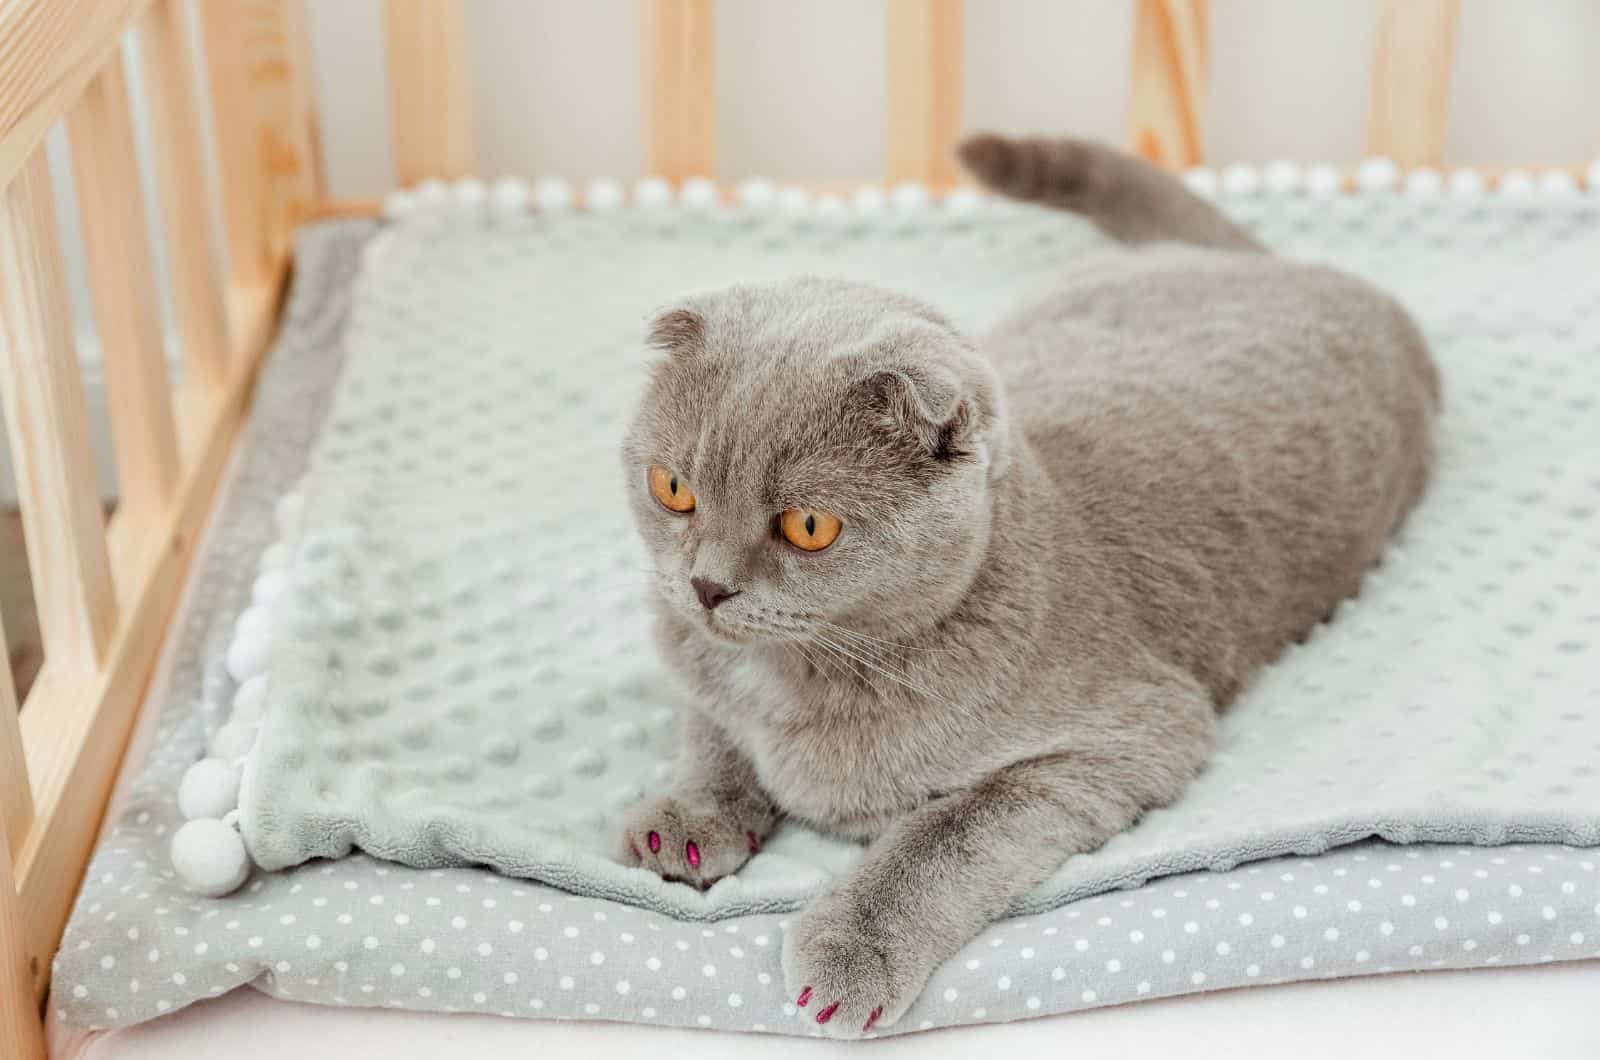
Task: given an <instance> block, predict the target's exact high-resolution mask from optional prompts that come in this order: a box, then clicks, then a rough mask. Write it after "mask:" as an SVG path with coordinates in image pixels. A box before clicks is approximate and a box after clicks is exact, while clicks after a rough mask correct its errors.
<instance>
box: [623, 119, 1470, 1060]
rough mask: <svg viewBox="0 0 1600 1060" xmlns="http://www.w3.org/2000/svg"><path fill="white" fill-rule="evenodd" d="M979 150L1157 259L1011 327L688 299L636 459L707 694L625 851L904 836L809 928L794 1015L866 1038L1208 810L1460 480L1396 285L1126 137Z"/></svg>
mask: <svg viewBox="0 0 1600 1060" xmlns="http://www.w3.org/2000/svg"><path fill="white" fill-rule="evenodd" d="M961 157H962V159H963V161H964V163H965V165H966V166H967V168H968V169H969V171H970V172H971V173H972V174H973V175H974V176H975V177H976V178H977V179H978V180H979V181H981V182H982V183H984V184H985V185H987V186H989V187H990V188H992V189H994V190H995V191H998V192H1000V193H1002V194H1005V195H1009V196H1012V197H1014V198H1017V199H1022V200H1027V201H1032V202H1036V203H1042V204H1046V205H1050V206H1055V207H1060V208H1062V209H1064V210H1069V211H1073V212H1075V213H1078V214H1081V215H1083V216H1084V217H1087V218H1088V219H1089V220H1091V221H1093V222H1094V223H1095V224H1097V225H1098V226H1099V227H1100V228H1102V229H1104V230H1105V231H1106V232H1107V233H1109V234H1110V235H1111V236H1113V237H1115V238H1116V239H1117V240H1119V241H1120V245H1118V246H1116V247H1114V248H1112V249H1109V250H1106V251H1103V252H1096V253H1092V254H1086V255H1084V256H1083V257H1082V258H1081V259H1080V260H1078V261H1077V262H1076V263H1075V264H1074V266H1073V267H1072V268H1071V269H1070V271H1069V272H1067V273H1065V274H1063V275H1062V276H1061V277H1060V281H1059V283H1058V284H1057V285H1056V287H1055V290H1054V293H1052V294H1050V295H1049V296H1048V297H1046V298H1044V299H1043V300H1040V301H1038V302H1036V303H1034V304H1031V305H1027V306H1025V307H1023V308H1021V309H1020V311H1018V312H1017V314H1016V315H1015V316H1013V317H1011V318H1010V319H1009V320H1006V321H1005V322H1003V323H1001V324H1000V325H999V326H998V327H996V328H994V329H993V330H992V331H991V332H989V333H988V334H985V335H977V336H968V335H962V334H960V333H959V332H957V330H956V329H955V328H953V327H952V326H951V325H950V323H949V322H948V321H947V320H946V319H945V318H944V317H943V316H941V315H940V313H939V311H938V309H937V307H934V306H928V305H924V304H922V303H920V302H918V301H916V300H914V299H912V298H908V297H905V296H903V295H899V294H895V293H893V292H890V291H884V290H878V289H875V288H872V287H867V286H862V285H860V284H855V283H847V282H844V281H841V280H833V279H825V278H803V279H795V280H791V281H787V282H782V283H776V284H769V285H760V286H757V285H749V286H735V287H731V288H728V289H726V290H722V291H717V292H713V293H709V294H699V295H694V296H690V297H687V298H685V299H684V300H683V301H682V302H681V303H679V304H677V305H675V306H673V307H672V308H670V309H668V310H667V311H666V312H664V313H662V314H661V315H660V316H659V317H658V318H657V319H656V320H655V322H654V324H653V326H652V329H651V333H650V342H651V343H652V344H653V345H654V346H655V347H656V348H657V349H659V350H660V351H661V354H662V357H661V359H660V361H659V363H658V364H657V365H656V366H655V368H654V375H653V378H652V380H651V383H650V385H649V387H648V389H647V392H646V393H645V394H644V397H643V399H642V402H641V404H640V406H639V408H638V411H637V414H636V416H635V417H634V419H633V421H632V424H631V427H630V428H629V430H628V432H627V437H626V440H625V443H624V445H623V459H624V463H625V467H626V473H627V482H628V484H629V500H630V503H631V505H632V510H633V514H634V516H635V518H636V521H637V524H638V528H639V532H640V534H641V535H642V536H643V538H644V540H645V542H646V544H647V546H648V548H649V552H650V554H651V556H652V557H653V561H654V576H653V578H652V579H651V588H650V597H651V603H652V605H653V606H654V608H655V610H656V613H657V623H656V630H657V637H658V641H659V647H660V651H661V653H662V655H663V656H664V658H665V659H666V661H667V662H668V664H669V665H670V667H671V668H672V669H673V670H675V671H676V672H677V674H678V675H680V676H681V677H682V679H683V680H684V681H685V682H686V683H687V684H688V686H689V687H690V688H691V689H692V690H693V693H694V702H693V707H692V709H690V710H688V711H687V713H686V714H685V715H684V717H683V719H682V736H683V747H682V752H681V759H680V763H679V770H678V779H677V780H676V782H675V783H674V784H673V786H672V787H671V788H670V789H669V790H668V791H666V792H665V793H662V794H660V795H659V796H657V797H655V798H652V799H647V800H646V801H645V802H643V803H642V804H640V805H639V806H637V807H636V808H635V809H634V810H633V812H632V814H631V816H630V817H629V819H628V821H627V823H626V828H625V834H624V836H623V837H622V842H621V846H622V857H623V858H624V860H626V861H627V862H629V863H631V864H635V865H643V866H646V867H648V868H650V869H652V870H654V871H656V872H659V873H661V874H662V875H663V876H664V877H667V878H669V879H677V880H682V881H685V882H687V883H690V884H693V885H698V886H702V887H703V886H708V885H709V884H710V883H711V882H713V881H715V880H716V879H718V878H719V877H722V876H724V875H726V874H728V873H731V872H734V871H735V870H736V869H738V868H739V866H740V865H741V864H743V863H744V861H745V860H746V859H747V858H748V857H749V856H750V855H751V853H752V852H754V851H756V850H757V849H759V847H760V845H761V842H762V841H763V839H765V838H766V836H767V835H768V834H769V833H770V832H771V831H772V829H773V827H774V826H775V824H776V823H777V822H778V821H779V819H780V818H782V817H791V818H794V819H797V820H800V821H804V822H806V823H807V824H809V825H811V826H813V827H816V828H819V829H823V830H826V831H829V832H833V833H836V834H840V835H844V836H850V837H854V838H856V839H859V840H861V841H863V842H866V843H869V844H870V846H869V847H868V849H867V851H866V855H865V859H864V861H863V862H862V864H861V865H860V867H859V868H858V869H857V870H856V871H855V872H854V873H853V874H852V875H851V876H850V877H848V878H847V879H845V880H843V881H842V882H841V883H840V884H839V885H838V886H837V887H836V889H835V890H834V891H833V892H832V893H831V894H829V895H827V896H825V897H823V898H821V899H819V900H818V901H816V902H815V903H814V904H813V905H812V906H811V907H810V908H808V909H806V910H804V911H803V912H802V913H800V914H798V915H796V916H795V917H794V918H793V920H792V922H791V925H790V927H789V930H788V931H787V933H786V937H785V940H784V970H785V975H786V978H787V980H788V987H789V989H790V990H792V991H793V995H794V997H795V1002H796V1004H797V1005H798V1006H800V1008H801V1009H802V1010H803V1011H804V1015H805V1018H807V1019H811V1020H815V1022H816V1023H818V1024H820V1025H822V1027H823V1028H824V1029H825V1030H826V1031H827V1032H828V1033H830V1034H834V1035H840V1036H846V1037H850V1036H858V1035H861V1034H863V1033H866V1032H868V1031H870V1030H872V1029H873V1028H875V1027H884V1026H887V1025H889V1024H892V1023H894V1022H895V1021H896V1020H897V1019H899V1018H900V1016H901V1015H902V1014H903V1013H904V1012H905V1010H906V1008H907V1007H908V1006H909V1005H910V1004H911V1002H912V1001H913V1000H914V999H915V998H916V996H917V994H918V992H919V991H920V990H921V989H922V986H923V984H924V983H925V982H926V981H927V978H928V976H929V974H930V973H931V972H932V970H933V969H934V968H935V967H936V966H937V965H938V964H939V963H940V962H942V961H944V960H945V959H946V958H948V957H949V956H951V955H952V954H954V953H955V952H956V951H957V950H958V949H959V948H960V947H961V946H962V945H963V944H964V943H965V942H966V941H968V940H969V939H970V938H972V937H973V936H974V935H975V934H977V933H978V932H979V931H980V930H981V929H982V928H983V927H984V926H985V925H986V924H988V923H989V922H990V921H991V920H993V919H995V918H996V917H999V916H1002V915H1004V914H1005V913H1006V911H1007V909H1008V908H1009V907H1010V906H1011V904H1012V903H1013V901H1014V900H1015V899H1017V898H1018V897H1019V896H1021V895H1023V894H1025V893H1027V892H1028V891H1029V890H1031V889H1032V888H1033V887H1035V886H1036V885H1037V884H1038V883H1040V882H1041V881H1042V880H1043V879H1044V878H1045V877H1046V876H1048V875H1049V874H1050V873H1051V872H1053V871H1054V870H1055V869H1056V868H1058V867H1059V866H1060V864H1061V862H1062V861H1063V860H1064V859H1065V858H1068V857H1070V856H1072V855H1073V854H1075V853H1079V852H1082V851H1088V850H1092V849H1094V848H1095V847H1098V846H1099V845H1100V844H1102V843H1103V842H1105V840H1106V839H1107V838H1109V837H1110V836H1112V835H1114V834H1115V833H1117V832H1118V831H1120V830H1122V829H1125V828H1128V827H1129V826H1130V825H1132V824H1133V823H1134V822H1135V821H1137V820H1138V818H1139V816H1140V815H1141V814H1142V813H1143V812H1145V811H1146V810H1148V809H1150V808H1152V807H1156V806H1160V805H1163V804H1165V803H1167V802H1170V801H1171V800H1173V799H1175V798H1177V797H1178V795H1179V794H1180V793H1181V792H1182V791H1183V789H1184V786H1185V784H1186V783H1187V782H1188V781H1189V780H1190V778H1191V777H1193V776H1194V774H1195V773H1196V772H1197V771H1198V770H1199V769H1200V768H1201V766H1202V765H1203V764H1204V762H1205V760H1206V756H1207V754H1208V752H1209V751H1210V749H1211V746H1212V734H1213V729H1214V726H1215V718H1216V715H1217V712H1218V710H1220V709H1221V708H1223V707H1225V706H1226V705H1227V704H1228V702H1229V701H1230V700H1231V699H1233V698H1234V696H1235V695H1236V694H1237V693H1238V692H1239V690H1240V688H1241V687H1242V686H1243V685H1244V684H1245V683H1246V682H1247V681H1249V679H1250V677H1251V674H1252V673H1254V672H1255V671H1256V670H1257V669H1258V668H1259V667H1261V666H1262V665H1263V664H1265V663H1267V662H1269V661H1271V660H1272V659H1273V658H1274V657H1275V656H1276V655H1278V653H1279V652H1280V651H1281V650H1282V649H1283V648H1284V647H1285V646H1286V645H1288V644H1289V643H1290V642H1292V641H1294V640H1295V639H1297V638H1300V637H1303V636H1304V635H1305V634H1306V632H1307V631H1308V630H1309V629H1310V628H1311V627H1312V626H1313V625H1314V624H1315V623H1317V622H1319V621H1321V620H1322V619H1323V618H1325V617H1326V616H1327V615H1328V614H1329V612H1330V611H1331V610H1332V609H1333V608H1334V607H1335V605H1337V604H1338V603H1339V601H1340V600H1342V599H1344V598H1345V597H1347V596H1350V595H1351V594H1353V593H1355V592H1356V590H1357V588H1358V586H1359V584H1360V581H1361V578H1362V575H1363V574H1364V573H1365V572H1366V570H1367V569H1368V568H1369V567H1371V566H1372V565H1373V564H1374V563H1375V562H1376V561H1377V560H1378V558H1379V554H1380V552H1381V550H1382V548H1383V545H1384V542H1385V540H1386V538H1387V537H1388V536H1389V535H1390V533H1391V532H1392V531H1393V530H1394V529H1395V527H1396V525H1397V524H1398V523H1399V522H1400V521H1401V520H1402V519H1403V518H1404V517H1405V515H1406V512H1407V511H1408V510H1409V509H1410V507H1411V506H1412V504H1413V503H1414V502H1415V501H1416V499H1417V497H1418V495H1419V494H1420V493H1421V491H1422V490H1423V488H1424V485H1425V483H1426V481H1427V478H1428V472H1429V467H1430V465H1431V463H1432V461H1433V451H1434V447H1433V440H1432V431H1433V424H1434V419H1435V416H1436V413H1437V410H1438V406H1439V400H1440V397H1439V383H1438V379H1437V377H1436V375H1435V371H1434V367H1433V364H1432V362H1431V360H1430V358H1429V354H1428V350H1427V347H1426V345H1425V343H1424V341H1423V339H1422V337H1421V335H1420V334H1419V333H1418V330H1417V328H1416V326H1415V325H1414V324H1413V323H1412V321H1411V319H1410V318H1409V317H1408V316H1407V314H1406V312H1405V311H1404V310H1403V309H1402V308H1401V307H1400V306H1399V305H1398V304H1397V303H1396V302H1395V301H1394V300H1393V299H1391V298H1389V297H1388V296H1386V295H1385V294H1383V293H1382V292H1380V291H1378V290H1376V289H1374V288H1373V287H1371V286H1369V285H1368V284H1366V283H1364V282H1362V281H1361V280H1358V279H1356V278H1354V277H1352V276H1348V275H1345V274H1343V273H1340V272H1337V271H1335V270H1333V269H1329V268H1323V267H1317V266H1312V265H1305V264H1297V263H1295V262H1292V261H1287V260H1284V259H1282V258H1279V257H1275V256H1273V255H1272V254H1271V253H1269V252H1267V251H1266V250H1265V248H1263V247H1262V246H1261V245H1259V244H1258V243H1257V242H1256V240H1255V239H1254V238H1252V237H1251V236H1250V235H1249V234H1248V233H1247V232H1245V231H1243V230H1242V229H1240V228H1239V227H1237V226H1235V225H1234V224H1233V223H1231V222H1230V221H1229V220H1227V219H1226V218H1225V217H1224V216H1222V214H1220V213H1219V212H1217V211H1216V210H1214V209H1213V208H1212V207H1211V206H1210V205H1209V204H1208V203H1206V202H1204V201H1203V200H1201V199H1199V198H1196V197H1195V196H1193V195H1191V194H1190V193H1189V192H1188V191H1187V190H1186V189H1185V188H1184V187H1183V186H1182V185H1181V184H1180V183H1178V182H1177V181H1174V180H1173V179H1171V178H1170V177H1168V176H1166V175H1165V174H1163V173H1161V172H1159V171H1157V170H1156V169H1154V168H1153V167H1150V166H1148V165H1146V164H1145V163H1143V162H1140V161H1138V160H1136V159H1133V158H1131V157H1128V156H1126V155H1123V154H1120V153H1118V152H1116V151H1113V150H1111V149H1108V148H1105V147H1102V146H1098V145H1094V144H1089V143H1084V142H1079V141H1071V140H1026V141H1017V140H1007V139H1002V138H999V137H994V136H980V137H977V138H974V139H971V140H969V141H968V142H966V143H965V144H964V145H963V146H962V148H961Z"/></svg>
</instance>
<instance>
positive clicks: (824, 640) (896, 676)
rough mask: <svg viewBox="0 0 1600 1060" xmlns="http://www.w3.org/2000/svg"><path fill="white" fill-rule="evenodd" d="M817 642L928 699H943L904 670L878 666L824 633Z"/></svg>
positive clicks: (818, 637) (819, 634) (820, 634)
mask: <svg viewBox="0 0 1600 1060" xmlns="http://www.w3.org/2000/svg"><path fill="white" fill-rule="evenodd" d="M817 643H819V644H823V645H827V646H829V647H832V648H833V649H835V650H836V651H838V652H841V653H843V654H844V655H846V656H847V657H849V658H851V659H854V660H855V661H857V662H859V663H860V664H861V665H863V666H865V667H867V668H868V669H870V670H874V671H876V672H877V673H879V674H882V675H883V676H884V677H887V678H888V679H889V680H891V681H893V682H894V683H895V684H897V685H902V686H904V687H906V688H909V689H911V690H912V691H913V692H917V693H920V694H921V695H924V696H927V697H928V698H929V699H932V700H936V701H939V702H943V700H942V699H941V698H940V697H939V696H938V695H936V694H934V693H933V692H931V691H929V690H928V689H926V688H923V687H922V686H921V685H919V684H917V683H916V682H914V681H912V680H910V679H909V678H908V677H907V676H906V674H905V673H904V671H895V670H891V669H889V668H887V667H885V666H880V665H878V663H875V662H873V661H872V660H871V659H869V658H866V657H865V656H862V655H858V654H856V652H855V651H854V650H852V649H851V648H850V647H849V646H848V645H845V644H841V643H839V642H838V641H835V640H830V639H829V638H828V637H827V636H826V635H825V634H822V633H818V634H817ZM883 661H884V660H881V659H880V660H879V662H883Z"/></svg>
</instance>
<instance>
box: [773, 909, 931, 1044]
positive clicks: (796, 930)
mask: <svg viewBox="0 0 1600 1060" xmlns="http://www.w3.org/2000/svg"><path fill="white" fill-rule="evenodd" d="M907 956H908V955H903V954H899V953H897V952H896V950H895V947H894V946H893V944H891V943H890V942H889V941H888V940H887V939H886V938H882V937H878V936H877V935H876V934H875V933H874V932H873V931H872V930H871V928H870V927H868V926H865V925H864V922H863V921H862V919H861V918H859V917H857V916H853V915H850V914H848V913H845V912H842V911H841V910H840V908H839V907H838V906H834V905H830V903H828V900H827V899H824V900H823V901H822V902H821V903H819V904H818V905H817V906H813V907H812V908H811V909H808V910H807V911H806V912H805V913H802V914H801V915H800V917H799V918H798V920H797V921H796V922H795V923H794V924H793V925H792V926H791V927H790V929H789V932H788V934H787V935H786V936H785V938H784V941H783V975H784V984H785V986H786V987H787V988H788V990H789V993H790V996H791V997H793V998H794V1004H795V1006H796V1007H797V1008H798V1009H799V1016H800V1018H801V1019H802V1020H805V1021H807V1022H810V1023H815V1024H817V1025H818V1026H819V1027H820V1028H821V1029H822V1030H823V1032H824V1033H826V1034H827V1035H828V1036H829V1037H833V1038H860V1037H862V1036H863V1035H865V1034H867V1033H869V1032H871V1031H874V1030H877V1029H879V1028H882V1027H887V1026H889V1025H891V1024H893V1023H894V1022H895V1021H896V1020H898V1019H899V1018H900V1017H901V1016H902V1015H904V1014H905V1011H906V1009H908V1008H910V1007H911V1002H913V1001H915V1000H916V997H917V994H918V993H919V992H920V991H921V989H922V984H923V983H924V982H926V980H927V973H926V971H923V972H921V973H920V974H919V973H917V972H916V971H915V969H916V968H917V967H918V966H919V962H918V961H917V960H916V959H915V958H912V959H909V960H908V959H906V957H907Z"/></svg>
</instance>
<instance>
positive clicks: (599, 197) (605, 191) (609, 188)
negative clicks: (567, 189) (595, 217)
mask: <svg viewBox="0 0 1600 1060" xmlns="http://www.w3.org/2000/svg"><path fill="white" fill-rule="evenodd" d="M623 198H624V196H623V194H622V185H621V184H619V183H618V182H617V181H614V180H612V179H611V178H610V177H597V178H596V179H594V180H591V181H590V182H589V185H588V187H586V188H584V190H583V201H584V204H585V205H587V206H588V207H589V209H591V210H594V211H597V212H598V211H603V210H615V209H617V208H618V207H620V206H621V205H622V200H623Z"/></svg>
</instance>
